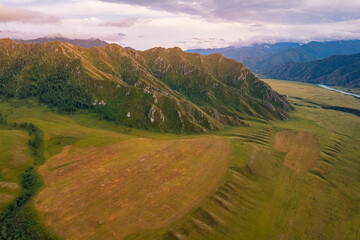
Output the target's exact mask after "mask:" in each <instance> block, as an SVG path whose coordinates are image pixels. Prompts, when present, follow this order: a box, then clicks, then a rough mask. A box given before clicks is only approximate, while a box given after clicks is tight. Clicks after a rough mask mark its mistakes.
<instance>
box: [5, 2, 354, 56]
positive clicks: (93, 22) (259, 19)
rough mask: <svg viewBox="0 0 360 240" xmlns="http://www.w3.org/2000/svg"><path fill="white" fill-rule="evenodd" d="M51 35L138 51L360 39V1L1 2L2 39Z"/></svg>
mask: <svg viewBox="0 0 360 240" xmlns="http://www.w3.org/2000/svg"><path fill="white" fill-rule="evenodd" d="M54 35H56V36H58V35H60V36H64V37H69V38H101V39H103V40H106V41H109V42H116V43H119V44H121V45H125V46H131V47H133V48H136V49H148V48H151V47H155V46H163V47H173V46H180V47H182V48H184V49H187V48H214V47H225V46H229V45H249V44H251V43H254V42H256V43H261V42H278V41H296V42H308V41H312V40H319V41H323V40H339V39H360V1H358V0H341V1H340V0H316V1H314V0H312V1H310V0H297V1H294V0H251V1H250V0H226V1H218V0H198V1H186V0H182V1H176V0H152V1H149V0H63V1H56V2H55V1H48V0H1V3H0V38H4V37H10V38H24V39H29V38H36V37H42V36H54Z"/></svg>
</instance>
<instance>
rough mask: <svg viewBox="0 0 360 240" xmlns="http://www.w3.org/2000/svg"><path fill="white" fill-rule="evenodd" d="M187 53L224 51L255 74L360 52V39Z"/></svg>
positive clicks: (199, 50) (222, 52)
mask: <svg viewBox="0 0 360 240" xmlns="http://www.w3.org/2000/svg"><path fill="white" fill-rule="evenodd" d="M187 52H198V53H201V54H205V55H206V54H210V53H214V52H217V53H221V54H223V55H224V56H225V57H228V58H232V59H235V60H237V61H239V62H242V63H244V64H245V65H246V66H247V67H248V68H249V69H250V70H252V71H254V72H256V73H263V72H264V71H266V72H268V71H271V68H273V67H275V66H279V65H282V64H285V63H289V62H307V61H314V60H319V59H322V58H326V57H329V56H332V55H343V54H355V53H360V40H346V41H329V42H309V43H307V44H299V43H277V44H270V45H269V44H260V45H259V44H255V45H253V46H251V47H239V48H235V47H229V48H219V49H190V50H188V51H187Z"/></svg>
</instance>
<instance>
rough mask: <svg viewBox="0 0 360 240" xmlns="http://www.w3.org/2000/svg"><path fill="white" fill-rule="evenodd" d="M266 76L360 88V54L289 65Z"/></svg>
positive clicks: (271, 71) (272, 70)
mask: <svg viewBox="0 0 360 240" xmlns="http://www.w3.org/2000/svg"><path fill="white" fill-rule="evenodd" d="M264 74H265V75H266V76H268V77H270V78H277V79H288V80H293V81H301V82H311V83H320V84H326V85H336V86H346V87H355V88H357V87H360V54H353V55H338V56H332V57H328V58H325V59H322V60H317V61H311V62H306V63H287V64H284V65H281V66H277V67H274V68H271V69H268V70H267V71H264Z"/></svg>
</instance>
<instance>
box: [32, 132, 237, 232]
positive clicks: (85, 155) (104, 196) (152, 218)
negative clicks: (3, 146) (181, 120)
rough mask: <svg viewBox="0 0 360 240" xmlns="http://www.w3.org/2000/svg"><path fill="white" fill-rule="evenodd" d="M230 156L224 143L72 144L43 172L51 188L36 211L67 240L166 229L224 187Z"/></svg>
mask: <svg viewBox="0 0 360 240" xmlns="http://www.w3.org/2000/svg"><path fill="white" fill-rule="evenodd" d="M230 154H231V144H230V141H229V140H228V139H226V138H219V137H217V138H215V137H207V138H195V139H179V140H151V139H144V138H136V139H131V140H125V141H122V142H119V143H115V144H112V145H108V146H105V147H95V148H87V149H81V148H76V147H72V146H68V147H65V148H64V149H63V151H62V152H61V153H59V154H57V155H55V156H53V157H52V158H50V159H49V160H48V161H47V163H46V164H44V165H43V166H42V167H41V168H40V169H39V172H40V174H41V176H43V178H44V181H45V184H46V187H45V188H44V189H43V190H42V191H41V193H40V194H39V195H38V196H37V198H36V199H35V203H36V208H37V209H38V210H39V211H40V212H41V213H42V214H43V215H44V219H45V222H46V224H48V225H49V226H50V227H52V228H54V229H56V231H55V232H56V233H57V234H58V235H59V236H61V237H64V238H66V239H116V238H124V237H125V236H127V235H128V234H131V233H134V232H136V231H141V230H146V229H154V228H161V227H165V226H166V225H167V224H169V223H171V222H174V221H176V220H177V219H179V218H180V217H181V216H183V215H184V214H185V213H186V212H187V211H189V210H190V209H191V208H192V207H193V206H194V205H196V204H198V203H199V202H200V201H201V199H203V198H204V197H205V196H207V195H208V194H209V193H210V192H211V191H212V190H214V189H216V187H217V186H218V184H219V183H220V182H221V180H222V178H223V176H224V174H225V172H226V169H227V166H228V163H229V159H230ZM79 206H81V207H80V208H79Z"/></svg>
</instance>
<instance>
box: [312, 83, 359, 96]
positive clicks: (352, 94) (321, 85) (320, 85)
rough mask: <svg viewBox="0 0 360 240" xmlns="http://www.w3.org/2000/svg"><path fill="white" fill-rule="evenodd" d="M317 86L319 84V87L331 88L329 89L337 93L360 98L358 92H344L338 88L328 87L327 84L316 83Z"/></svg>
mask: <svg viewBox="0 0 360 240" xmlns="http://www.w3.org/2000/svg"><path fill="white" fill-rule="evenodd" d="M317 86H319V87H321V88H325V89H328V90H331V91H335V92H339V93H342V94H346V95H350V96H353V97H357V98H360V95H359V94H354V93H349V92H345V91H342V90H338V89H335V88H332V87H329V86H326V85H323V84H317Z"/></svg>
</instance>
